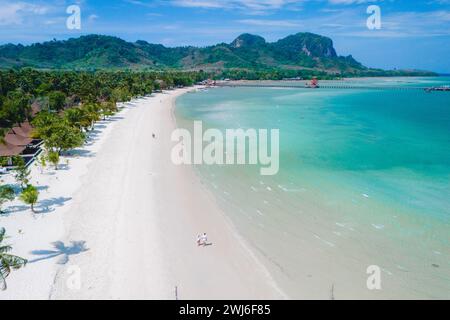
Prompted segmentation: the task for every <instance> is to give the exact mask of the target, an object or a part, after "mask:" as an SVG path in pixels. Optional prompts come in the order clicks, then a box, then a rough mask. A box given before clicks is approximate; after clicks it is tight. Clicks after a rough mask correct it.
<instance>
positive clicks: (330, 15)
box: [0, 0, 450, 73]
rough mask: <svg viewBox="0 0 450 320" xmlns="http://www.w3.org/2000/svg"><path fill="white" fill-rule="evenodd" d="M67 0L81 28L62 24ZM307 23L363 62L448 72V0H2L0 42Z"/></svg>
mask: <svg viewBox="0 0 450 320" xmlns="http://www.w3.org/2000/svg"><path fill="white" fill-rule="evenodd" d="M72 4H78V5H79V6H80V8H81V18H82V25H81V30H68V29H67V28H66V19H67V17H68V14H67V13H66V8H67V7H68V6H69V5H72ZM369 5H378V6H379V7H380V9H381V19H382V25H381V29H380V30H369V29H368V28H367V26H366V21H367V18H368V17H369V14H367V7H368V6H369ZM304 31H309V32H314V33H319V34H322V35H326V36H329V37H331V38H332V39H333V40H334V43H335V47H336V49H337V51H338V53H339V54H341V55H348V54H352V55H353V56H354V57H355V58H356V59H357V60H359V61H361V62H362V63H363V64H365V65H366V66H370V67H380V68H387V69H392V68H417V69H426V70H433V71H437V72H446V73H450V0H384V1H383V0H70V1H68V0H46V1H40V0H20V1H19V0H0V43H9V42H12V43H23V44H29V43H33V42H41V41H47V40H51V39H53V38H56V39H58V40H60V39H67V38H69V37H77V36H80V35H83V34H92V33H96V34H107V35H114V36H118V37H121V38H123V39H125V40H129V41H135V40H146V41H148V42H152V43H162V44H164V45H166V46H179V45H196V46H206V45H210V44H216V43H219V42H231V41H232V40H233V39H234V38H236V37H237V36H238V35H239V34H241V33H244V32H249V33H253V34H258V35H261V36H263V37H265V38H266V39H267V40H268V41H276V40H278V39H280V38H282V37H285V36H287V35H289V34H293V33H297V32H304Z"/></svg>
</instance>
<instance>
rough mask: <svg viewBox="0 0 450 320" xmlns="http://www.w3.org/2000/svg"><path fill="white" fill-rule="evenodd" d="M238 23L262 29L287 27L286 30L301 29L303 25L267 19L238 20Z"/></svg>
mask: <svg viewBox="0 0 450 320" xmlns="http://www.w3.org/2000/svg"><path fill="white" fill-rule="evenodd" d="M237 22H239V23H242V24H247V25H252V26H261V27H285V28H295V27H301V26H302V25H301V24H300V23H298V22H294V21H288V20H265V19H243V20H237Z"/></svg>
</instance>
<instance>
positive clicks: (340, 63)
mask: <svg viewBox="0 0 450 320" xmlns="http://www.w3.org/2000/svg"><path fill="white" fill-rule="evenodd" d="M20 67H32V68H38V69H70V70H92V69H141V70H142V69H151V70H166V69H180V70H200V69H201V70H205V71H222V72H223V71H230V70H232V71H236V70H239V71H242V72H256V71H258V72H266V73H267V72H280V73H282V74H287V75H302V74H310V73H312V72H316V73H320V74H322V75H324V74H329V75H346V76H351V75H355V76H357V75H360V76H364V75H407V74H409V75H427V74H429V73H426V72H417V71H408V72H405V71H383V70H375V69H369V68H366V67H364V66H363V65H362V64H361V63H359V62H358V61H356V60H355V59H354V58H353V57H352V56H347V57H342V56H338V55H337V53H336V50H335V49H334V47H333V41H332V40H331V39H330V38H327V37H323V36H320V35H316V34H312V33H298V34H295V35H291V36H288V37H286V38H284V39H281V40H279V41H277V42H272V43H269V42H267V41H266V40H265V39H264V38H262V37H259V36H255V35H250V34H243V35H241V36H239V37H238V38H237V39H235V40H234V41H233V42H232V43H230V44H227V43H221V44H217V45H214V46H209V47H205V48H196V47H177V48H167V47H164V46H163V45H160V44H151V43H148V42H146V41H137V42H135V43H131V42H127V41H125V40H122V39H120V38H116V37H111V36H102V35H88V36H82V37H79V38H73V39H69V40H65V41H56V40H53V41H49V42H44V43H36V44H32V45H30V46H23V45H20V44H19V45H13V44H7V45H2V46H0V68H20Z"/></svg>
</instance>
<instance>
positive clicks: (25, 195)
mask: <svg viewBox="0 0 450 320" xmlns="http://www.w3.org/2000/svg"><path fill="white" fill-rule="evenodd" d="M19 197H20V200H22V201H23V202H25V203H26V204H29V205H31V211H33V213H36V211H34V205H35V204H36V202H37V201H38V198H39V191H38V189H37V188H36V187H34V186H32V185H28V186H27V187H26V188H25V189H24V190H23V191H22V193H21V194H20V196H19Z"/></svg>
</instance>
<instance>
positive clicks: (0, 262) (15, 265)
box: [0, 228, 28, 290]
mask: <svg viewBox="0 0 450 320" xmlns="http://www.w3.org/2000/svg"><path fill="white" fill-rule="evenodd" d="M5 233H6V231H5V228H0V290H6V277H8V276H9V274H10V273H11V270H17V269H20V268H22V267H24V266H25V265H26V264H27V262H28V261H27V260H26V259H23V258H21V257H18V256H13V255H12V254H9V253H8V252H10V251H11V250H12V247H11V246H9V245H4V244H3V243H2V242H3V240H4V239H5Z"/></svg>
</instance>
